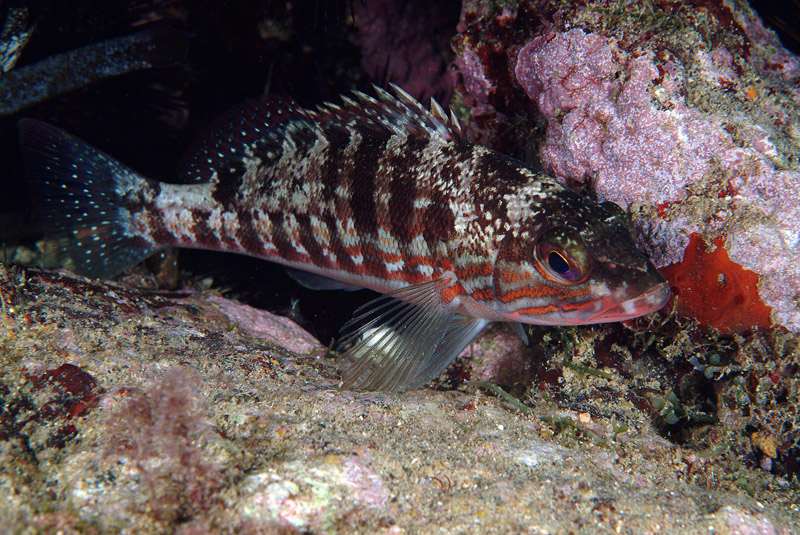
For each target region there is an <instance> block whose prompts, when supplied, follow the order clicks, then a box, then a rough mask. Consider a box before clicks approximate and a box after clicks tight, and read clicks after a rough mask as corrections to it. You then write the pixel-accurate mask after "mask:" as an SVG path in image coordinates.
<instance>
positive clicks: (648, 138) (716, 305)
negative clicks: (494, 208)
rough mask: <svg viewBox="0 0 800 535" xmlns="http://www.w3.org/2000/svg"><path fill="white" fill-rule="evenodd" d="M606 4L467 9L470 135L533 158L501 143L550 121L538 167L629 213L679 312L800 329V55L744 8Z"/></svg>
mask: <svg viewBox="0 0 800 535" xmlns="http://www.w3.org/2000/svg"><path fill="white" fill-rule="evenodd" d="M606 5H607V4H605V3H600V2H590V3H589V4H588V5H586V6H583V5H582V6H581V7H575V6H572V7H565V8H562V7H558V6H557V5H556V4H555V3H550V2H546V1H531V2H522V3H520V4H519V6H518V7H517V8H516V10H511V11H509V9H508V8H502V9H501V8H500V7H496V8H493V9H491V8H487V7H486V5H480V4H479V5H476V4H475V3H466V4H465V5H464V9H463V11H462V18H461V24H460V27H459V35H458V36H457V37H456V38H455V43H456V51H457V56H456V59H455V61H454V64H453V65H454V70H455V73H456V76H457V91H458V93H459V99H460V101H461V102H462V103H464V104H465V105H466V108H467V109H469V110H470V111H471V114H472V117H473V121H471V122H470V127H471V129H472V131H477V132H481V131H483V132H484V133H483V134H482V135H481V134H479V136H480V137H482V138H483V139H487V140H489V141H490V142H493V143H494V144H495V145H504V146H506V147H508V146H511V147H514V146H517V147H524V146H526V144H527V143H529V142H530V140H529V139H526V138H525V134H524V133H520V132H517V136H519V137H518V139H517V140H516V142H514V141H509V140H508V139H506V140H504V141H502V143H500V142H498V141H497V138H498V136H497V134H496V133H497V132H498V131H503V132H507V131H508V130H509V127H508V125H509V124H513V123H512V118H513V117H519V116H520V115H522V117H523V118H530V119H528V121H529V124H532V125H533V126H534V127H535V126H536V125H537V124H538V123H537V121H544V122H545V123H546V126H545V128H544V138H543V140H542V141H541V143H540V144H539V147H538V156H539V158H540V160H541V163H542V164H543V165H544V167H545V168H546V169H547V170H549V171H550V172H551V173H552V174H553V175H554V176H556V177H557V178H559V179H561V180H563V181H564V182H566V183H567V184H569V185H572V186H576V187H579V188H586V189H588V190H590V191H591V192H592V193H593V194H594V195H595V196H596V197H597V198H599V199H600V200H604V201H605V200H610V201H614V202H617V203H619V204H620V205H622V206H623V207H627V208H628V209H629V211H630V212H631V214H632V216H633V217H634V220H635V224H636V226H637V228H638V230H639V233H640V235H641V238H642V240H641V242H642V246H643V248H644V249H645V250H647V252H648V253H649V254H650V255H651V257H652V258H653V260H654V262H655V263H656V265H657V266H658V267H660V268H666V267H667V266H670V268H669V269H665V270H664V273H665V274H667V275H668V277H669V280H670V282H671V284H672V286H673V290H674V293H675V294H676V295H677V301H678V306H679V311H680V312H682V313H684V314H686V315H689V316H692V317H695V318H697V319H699V320H700V321H702V322H703V323H704V324H707V325H711V326H713V327H716V328H718V329H720V330H722V331H726V332H742V331H746V330H752V329H753V328H756V327H766V326H770V325H777V326H781V327H785V328H787V329H789V330H791V331H794V332H798V331H800V300H799V299H798V298H799V297H800V234H798V229H800V204H798V202H797V199H798V198H800V143H798V141H799V140H800V89H798V87H800V86H799V85H798V81H800V58H797V57H796V56H793V55H792V54H791V53H789V52H788V51H787V50H786V49H784V48H783V47H782V46H781V44H780V42H779V41H778V40H777V38H776V37H775V36H774V34H772V33H771V32H770V31H769V30H767V29H765V28H764V26H763V24H762V23H761V21H760V20H759V19H758V17H757V16H755V15H754V14H753V12H752V11H751V10H750V9H749V7H747V6H746V5H743V4H735V5H734V4H704V5H703V6H693V7H689V6H688V5H687V4H682V3H679V2H675V3H666V4H663V3H662V4H658V5H657V6H656V5H652V4H650V3H644V2H642V3H632V4H626V5H625V6H624V7H623V6H619V7H611V8H608V7H606ZM526 116H527V117H526ZM503 125H505V127H503ZM487 130H488V131H489V132H490V133H485V132H486V131H487ZM491 132H494V134H493V133H491ZM501 148H502V147H501ZM717 249H722V250H723V251H724V252H720V253H719V254H717V257H714V258H712V257H713V256H714V255H715V254H716V253H715V251H716V250H717ZM698 255H699V257H700V259H701V261H700V262H698V258H697V257H698ZM722 256H724V262H723V261H722V260H721V257H722ZM698 269H700V270H702V271H704V272H705V273H706V274H707V277H705V278H704V279H703V280H691V281H689V280H688V279H689V278H690V277H688V274H689V273H693V272H695V271H697V270H698ZM753 280H755V281H757V283H756V284H753V282H752V281H753ZM701 301H704V303H703V306H702V307H700V306H699V305H698V303H699V302H701ZM701 308H703V310H700V309H701ZM731 309H734V310H733V311H731Z"/></svg>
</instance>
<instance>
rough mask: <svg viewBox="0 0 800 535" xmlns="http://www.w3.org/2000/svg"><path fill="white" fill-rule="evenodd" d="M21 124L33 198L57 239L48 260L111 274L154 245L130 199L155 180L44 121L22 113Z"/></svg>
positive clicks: (146, 253)
mask: <svg viewBox="0 0 800 535" xmlns="http://www.w3.org/2000/svg"><path fill="white" fill-rule="evenodd" d="M19 130H20V140H21V144H22V147H23V155H24V157H25V164H26V170H27V172H28V175H29V186H30V190H31V195H32V197H33V202H34V205H35V207H36V210H37V212H38V215H39V216H40V217H41V219H42V223H43V225H44V230H45V232H46V233H47V238H48V240H50V241H51V242H54V243H55V244H56V247H54V248H53V247H49V248H47V249H46V252H47V253H48V254H53V255H55V257H53V258H46V259H45V261H46V262H47V263H48V264H59V265H64V266H66V267H68V268H70V269H72V270H73V271H75V272H78V273H82V274H86V275H91V276H95V277H111V276H113V275H115V274H117V273H119V272H121V271H123V270H125V269H127V268H129V267H131V266H133V265H135V264H137V263H138V262H140V261H142V260H143V259H145V258H147V257H148V256H149V255H151V254H152V253H153V252H154V251H156V249H157V248H158V244H157V243H155V242H154V241H153V240H152V239H148V238H147V237H146V236H145V235H143V234H142V233H141V232H139V230H138V229H137V228H136V225H135V221H134V220H133V218H132V214H131V212H130V211H129V210H128V209H127V208H126V205H127V204H129V203H130V201H131V199H136V198H138V197H142V196H146V195H147V194H148V192H151V191H152V190H153V189H154V188H155V187H156V185H157V183H155V182H153V181H150V180H147V179H145V178H143V177H141V176H139V175H138V174H136V173H135V172H134V171H131V170H130V169H128V168H127V167H125V166H124V165H122V164H120V163H119V162H117V161H116V160H114V159H112V158H111V157H109V156H107V155H105V154H103V153H102V152H100V151H98V150H97V149H95V148H93V147H91V146H90V145H88V144H86V143H84V142H83V141H81V140H80V139H78V138H75V137H74V136H71V135H69V134H67V133H66V132H64V131H62V130H59V129H58V128H55V127H53V126H50V125H48V124H46V123H43V122H40V121H36V120H33V119H23V120H22V121H20V123H19Z"/></svg>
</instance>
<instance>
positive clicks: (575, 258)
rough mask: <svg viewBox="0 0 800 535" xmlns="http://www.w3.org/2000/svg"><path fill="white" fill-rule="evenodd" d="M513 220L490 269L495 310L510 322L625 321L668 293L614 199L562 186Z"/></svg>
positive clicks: (658, 304) (654, 305)
mask: <svg viewBox="0 0 800 535" xmlns="http://www.w3.org/2000/svg"><path fill="white" fill-rule="evenodd" d="M514 223H515V224H516V225H517V227H516V228H514V227H513V225H512V232H511V233H510V234H507V235H506V236H504V238H503V240H502V242H501V244H500V249H499V251H498V255H497V257H496V260H495V265H494V272H493V279H494V292H495V299H496V304H497V306H498V309H497V312H500V313H501V314H502V315H503V316H504V318H505V319H506V320H508V321H518V322H521V323H533V324H544V325H583V324H591V323H606V322H615V321H623V320H627V319H631V318H635V317H638V316H641V315H644V314H648V313H650V312H654V311H656V310H659V309H660V308H662V307H663V306H664V305H665V304H666V302H667V300H668V299H669V293H670V292H669V286H668V285H667V283H666V281H665V279H664V277H663V276H662V275H661V274H660V273H659V272H658V270H656V268H655V266H654V265H653V263H652V262H650V260H649V259H648V258H647V256H646V255H645V254H644V253H642V252H641V251H639V249H638V248H637V247H636V244H635V241H634V239H633V237H632V235H631V224H630V219H629V217H628V214H627V213H626V212H625V211H624V210H623V209H622V208H621V207H619V206H618V205H616V204H614V203H611V202H605V203H600V204H598V203H595V202H593V201H591V200H588V199H585V198H583V197H581V196H580V195H578V194H577V193H575V192H573V191H572V190H569V189H566V188H564V189H563V190H557V191H552V192H551V193H550V194H549V195H548V198H547V199H545V200H543V201H540V205H539V206H536V207H535V209H531V210H530V216H529V217H519V218H518V219H517V221H516V222H514ZM514 231H515V232H514Z"/></svg>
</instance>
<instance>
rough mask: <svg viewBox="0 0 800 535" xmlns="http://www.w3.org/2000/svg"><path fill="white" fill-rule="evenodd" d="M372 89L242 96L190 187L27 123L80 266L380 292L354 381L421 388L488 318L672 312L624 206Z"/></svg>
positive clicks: (369, 310)
mask: <svg viewBox="0 0 800 535" xmlns="http://www.w3.org/2000/svg"><path fill="white" fill-rule="evenodd" d="M376 92H377V98H373V97H370V96H368V95H366V94H363V93H355V94H354V95H353V97H343V98H342V104H341V105H335V104H324V105H322V106H320V107H319V108H317V109H315V110H307V109H303V108H300V107H298V106H296V105H295V104H294V103H292V102H291V101H288V100H284V99H268V100H261V101H253V102H248V103H245V104H243V105H242V106H240V107H239V108H237V109H235V110H232V111H231V112H229V113H228V114H226V115H225V116H223V117H222V118H221V119H219V120H218V121H217V122H216V123H215V124H214V125H212V126H211V127H210V128H209V133H208V134H207V135H205V136H203V137H202V138H201V141H200V142H199V143H198V144H197V146H196V147H195V148H194V149H192V150H191V151H190V153H189V155H188V159H187V160H186V162H185V165H184V169H183V171H182V177H181V182H182V184H181V185H172V184H164V183H158V182H153V181H150V180H147V179H145V178H142V177H140V176H138V175H136V173H134V172H132V171H130V170H128V169H127V168H125V167H124V166H122V165H121V164H118V163H116V162H114V161H113V160H112V159H111V158H110V157H108V156H105V155H103V154H102V153H100V152H99V151H97V150H95V149H93V148H91V147H89V146H87V145H85V144H84V143H82V142H80V141H79V140H77V139H75V138H73V137H71V136H69V134H66V133H64V132H62V131H60V130H58V129H56V128H54V127H50V126H47V125H44V124H42V123H38V122H34V121H24V122H23V123H22V124H21V130H22V142H23V145H24V146H25V147H26V153H27V158H26V159H27V161H28V162H29V164H30V167H31V170H32V173H31V174H32V177H33V180H34V183H35V184H37V186H36V187H37V189H38V190H39V191H40V192H41V195H39V200H40V201H41V202H42V204H43V205H44V206H45V210H46V211H47V212H49V213H50V214H51V218H52V219H53V221H54V223H55V227H56V229H57V230H58V231H59V233H60V235H61V236H62V237H64V238H63V239H64V241H65V249H64V250H65V252H66V253H67V255H68V256H70V257H71V258H72V261H73V263H72V267H73V269H75V270H76V271H78V272H80V273H84V274H87V275H92V276H102V277H106V276H110V275H113V274H114V273H116V272H119V271H120V270H122V269H124V268H125V267H127V266H129V265H131V264H133V263H135V262H136V261H137V260H138V259H140V258H142V257H143V256H146V255H147V254H150V253H151V252H153V251H155V250H157V249H160V248H163V247H168V246H180V247H194V248H204V249H214V250H222V251H231V252H239V253H243V254H248V255H251V256H255V257H259V258H263V259H265V260H270V261H273V262H278V263H280V264H282V265H284V266H286V267H287V268H289V269H290V274H293V276H294V277H295V278H296V279H297V280H298V281H299V282H301V283H302V284H305V285H307V286H309V287H313V288H318V289H334V288H369V289H371V290H374V291H377V292H380V293H381V294H383V295H382V296H381V297H379V298H377V299H375V300H374V301H372V302H370V303H368V304H367V305H365V306H364V307H362V308H361V309H359V310H358V311H357V312H356V314H355V316H354V318H353V319H351V320H350V321H349V322H347V323H346V324H345V326H344V327H343V329H342V333H341V339H340V345H339V348H340V350H341V351H342V353H343V356H344V358H345V360H346V361H348V362H349V364H348V366H347V367H346V369H345V370H344V374H343V376H344V384H345V385H346V386H348V387H351V388H355V389H367V390H386V391H398V390H406V389H410V388H417V387H419V386H421V385H423V384H425V383H426V382H427V381H429V380H430V379H432V378H433V377H435V376H436V375H438V374H439V373H441V372H442V371H443V370H444V369H445V368H446V367H447V366H448V365H449V364H450V363H451V362H452V361H453V359H455V358H456V356H457V355H458V354H459V353H460V352H461V350H462V349H463V348H464V347H465V346H466V345H467V344H468V343H469V342H470V341H471V340H472V339H473V338H474V337H475V336H476V335H477V334H478V333H479V332H480V330H481V329H482V328H483V327H484V326H485V325H486V324H487V323H489V322H491V321H507V322H518V323H534V324H546V325H575V324H586V323H598V322H604V321H619V320H624V319H628V318H631V317H635V316H638V315H641V314H645V313H647V312H651V311H653V310H657V309H658V308H660V307H661V306H662V305H663V304H664V302H665V301H666V298H667V296H668V293H669V292H668V290H667V286H666V283H665V282H664V279H663V278H662V277H661V275H660V274H658V272H657V271H656V270H655V268H654V267H653V265H652V264H651V263H650V262H649V260H648V259H647V258H646V257H645V256H644V255H643V254H642V253H640V252H639V251H638V250H637V249H636V247H635V246H634V241H633V238H632V237H631V235H630V233H629V230H628V228H629V227H628V224H627V216H626V214H625V213H624V211H623V210H622V209H621V208H619V207H618V206H616V205H614V204H612V203H602V204H598V203H595V202H593V201H591V200H589V199H586V198H584V197H582V196H580V195H578V194H577V193H575V192H573V191H572V190H569V189H567V188H565V187H564V186H562V185H561V184H559V183H558V182H557V181H556V180H554V179H552V178H550V177H548V176H545V175H542V174H541V173H538V172H536V171H534V170H532V169H530V168H529V167H527V166H525V164H523V163H522V162H519V161H517V160H514V159H512V158H509V157H507V156H504V155H502V154H499V153H497V152H494V151H492V150H490V149H487V148H485V147H481V146H479V145H475V144H473V143H470V142H469V141H468V140H467V139H466V138H465V137H464V135H463V133H462V131H461V129H460V126H459V124H458V121H457V120H456V119H455V117H454V116H453V115H452V113H450V114H449V115H448V114H447V113H446V112H445V111H444V110H443V109H442V108H441V107H440V106H439V105H438V104H436V103H435V102H432V103H431V108H430V109H426V108H424V107H423V106H422V105H420V104H419V103H418V102H416V101H415V100H414V99H413V98H412V97H410V96H409V95H408V94H406V93H405V92H403V91H402V90H401V89H399V88H397V87H394V88H393V91H392V93H390V92H387V91H384V90H381V89H378V88H376ZM66 216H69V217H66ZM108 251H113V252H114V254H113V255H109V253H108Z"/></svg>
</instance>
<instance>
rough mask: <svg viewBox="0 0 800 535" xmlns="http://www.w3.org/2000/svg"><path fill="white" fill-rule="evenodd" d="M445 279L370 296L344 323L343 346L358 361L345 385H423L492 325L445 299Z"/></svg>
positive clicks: (396, 388) (347, 373)
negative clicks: (462, 312)
mask: <svg viewBox="0 0 800 535" xmlns="http://www.w3.org/2000/svg"><path fill="white" fill-rule="evenodd" d="M448 285H449V279H446V278H442V279H437V280H435V281H431V282H425V283H422V284H417V285H414V286H409V287H407V288H403V289H400V290H396V291H394V292H390V293H388V294H386V295H383V296H381V297H379V298H378V299H375V300H373V301H370V302H369V303H367V304H366V305H364V306H363V307H361V308H360V309H358V310H357V311H356V314H355V316H354V317H353V319H351V320H350V321H349V322H347V323H346V324H345V326H344V327H343V328H342V335H343V337H342V340H341V342H340V348H342V349H344V350H345V351H344V357H345V358H346V359H349V360H351V361H353V362H352V364H350V365H349V366H348V367H347V369H345V371H344V384H345V386H347V387H348V388H352V389H355V390H384V391H390V392H392V391H400V390H408V389H413V388H419V387H420V386H422V385H423V384H425V383H426V382H428V381H430V380H431V379H432V378H434V377H435V376H436V375H438V374H439V373H441V372H442V371H443V370H444V369H445V368H446V367H447V366H448V365H449V364H450V363H451V362H452V361H453V359H455V358H456V356H458V354H459V353H460V352H461V350H462V349H463V348H464V346H466V345H467V344H468V343H469V341H470V340H472V338H474V337H475V335H476V334H477V333H478V332H479V331H480V329H481V328H483V326H484V325H486V323H487V322H486V321H484V320H477V319H474V318H469V317H466V316H461V315H457V314H456V313H455V310H454V309H453V308H450V307H447V306H446V305H444V304H443V303H442V300H441V290H442V289H443V288H444V287H446V286H448Z"/></svg>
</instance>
